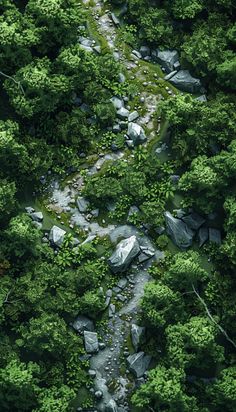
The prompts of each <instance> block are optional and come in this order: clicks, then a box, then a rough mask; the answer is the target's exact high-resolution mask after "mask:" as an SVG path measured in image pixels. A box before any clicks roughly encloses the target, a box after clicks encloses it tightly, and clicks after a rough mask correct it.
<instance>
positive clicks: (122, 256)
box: [108, 236, 140, 273]
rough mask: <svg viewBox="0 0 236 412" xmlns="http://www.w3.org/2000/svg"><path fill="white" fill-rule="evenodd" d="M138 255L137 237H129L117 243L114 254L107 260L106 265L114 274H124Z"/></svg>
mask: <svg viewBox="0 0 236 412" xmlns="http://www.w3.org/2000/svg"><path fill="white" fill-rule="evenodd" d="M139 253H140V247H139V243H138V240H137V237H136V236H131V237H129V238H128V239H124V240H122V241H121V242H119V243H118V245H117V247H116V250H115V252H114V253H113V254H112V256H111V257H110V258H109V259H108V264H109V266H110V268H111V270H112V271H113V272H114V273H118V272H124V271H125V270H126V269H127V268H128V267H129V265H130V264H131V262H132V260H133V259H134V258H135V257H136V256H137V255H138V254H139Z"/></svg>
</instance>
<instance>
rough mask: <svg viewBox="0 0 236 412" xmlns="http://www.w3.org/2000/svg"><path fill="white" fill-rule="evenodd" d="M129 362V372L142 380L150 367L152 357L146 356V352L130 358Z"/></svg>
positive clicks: (135, 354)
mask: <svg viewBox="0 0 236 412" xmlns="http://www.w3.org/2000/svg"><path fill="white" fill-rule="evenodd" d="M127 362H128V366H129V370H130V371H131V372H132V373H133V374H134V375H135V376H136V378H141V376H143V375H144V373H145V372H146V370H147V369H148V367H149V364H150V362H151V356H149V355H145V353H144V352H138V353H134V354H133V355H130V356H128V358H127Z"/></svg>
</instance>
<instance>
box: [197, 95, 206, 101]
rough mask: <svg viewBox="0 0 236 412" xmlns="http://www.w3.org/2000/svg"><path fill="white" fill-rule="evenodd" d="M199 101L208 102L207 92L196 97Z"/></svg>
mask: <svg viewBox="0 0 236 412" xmlns="http://www.w3.org/2000/svg"><path fill="white" fill-rule="evenodd" d="M195 100H197V101H198V102H207V97H206V95H205V94H202V95H201V96H198V97H196V98H195Z"/></svg>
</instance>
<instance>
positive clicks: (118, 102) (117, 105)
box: [111, 96, 124, 110]
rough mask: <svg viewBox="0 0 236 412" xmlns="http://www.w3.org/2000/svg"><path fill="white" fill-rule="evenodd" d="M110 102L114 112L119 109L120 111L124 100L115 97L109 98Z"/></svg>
mask: <svg viewBox="0 0 236 412" xmlns="http://www.w3.org/2000/svg"><path fill="white" fill-rule="evenodd" d="M111 102H112V104H113V106H114V107H115V109H116V110H119V109H121V108H122V107H124V100H123V99H120V98H119V97H117V96H113V97H112V98H111Z"/></svg>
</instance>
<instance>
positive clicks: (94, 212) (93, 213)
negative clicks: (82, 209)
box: [91, 209, 99, 217]
mask: <svg viewBox="0 0 236 412" xmlns="http://www.w3.org/2000/svg"><path fill="white" fill-rule="evenodd" d="M91 215H92V216H93V217H98V216H99V209H94V210H91Z"/></svg>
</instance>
